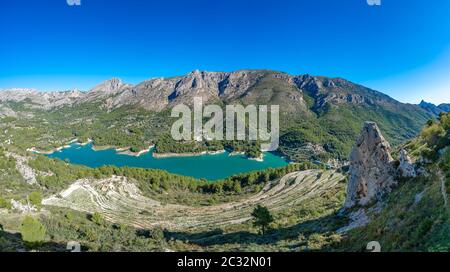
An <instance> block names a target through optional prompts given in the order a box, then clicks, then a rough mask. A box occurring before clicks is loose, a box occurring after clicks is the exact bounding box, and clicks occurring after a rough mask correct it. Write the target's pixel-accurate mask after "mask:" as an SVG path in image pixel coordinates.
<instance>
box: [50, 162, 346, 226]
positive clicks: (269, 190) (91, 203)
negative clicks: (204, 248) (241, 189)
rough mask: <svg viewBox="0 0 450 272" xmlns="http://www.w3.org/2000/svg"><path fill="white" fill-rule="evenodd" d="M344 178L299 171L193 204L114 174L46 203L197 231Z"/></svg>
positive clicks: (290, 201) (290, 202) (315, 192)
mask: <svg viewBox="0 0 450 272" xmlns="http://www.w3.org/2000/svg"><path fill="white" fill-rule="evenodd" d="M344 179H345V177H344V176H343V175H342V174H339V173H337V172H335V171H323V170H309V171H302V172H294V173H290V174H288V175H286V176H284V177H283V178H281V179H279V180H277V181H274V182H271V183H268V184H266V186H265V187H264V189H263V190H262V191H260V192H259V193H257V194H255V195H252V196H250V197H248V198H246V199H244V200H240V201H236V202H231V203H224V204H219V205H213V206H203V207H192V206H185V205H175V204H167V205H163V204H162V203H161V202H159V201H156V200H153V199H150V198H147V197H144V196H143V195H142V194H141V192H140V191H139V189H138V188H137V187H136V186H135V185H134V184H133V183H132V182H130V181H128V180H127V179H126V178H123V177H117V176H114V177H112V178H109V179H102V180H88V179H84V180H79V181H77V182H76V183H74V184H72V185H71V186H70V187H69V188H68V189H66V190H64V191H63V192H61V193H60V194H58V195H54V196H52V197H50V198H47V199H45V200H44V201H43V204H44V205H47V206H58V207H67V208H71V209H74V210H78V211H82V212H87V213H94V212H98V213H100V214H102V216H104V218H106V219H108V220H109V221H112V222H119V223H125V224H128V225H132V226H134V227H137V228H154V227H162V228H166V229H170V230H187V229H194V228H195V229H197V230H198V229H203V228H213V227H214V228H216V227H220V226H227V225H231V224H239V223H243V222H246V221H249V220H250V219H251V216H250V214H251V212H252V210H253V209H254V207H255V206H256V205H258V204H260V205H264V206H266V207H268V208H269V209H270V210H271V211H274V212H276V211H283V210H286V209H289V207H291V206H295V205H298V204H299V203H302V202H304V201H308V200H311V199H313V198H314V197H317V196H319V195H320V194H322V193H324V192H327V191H328V190H330V189H332V188H334V187H335V186H337V184H338V183H339V182H340V181H343V180H344Z"/></svg>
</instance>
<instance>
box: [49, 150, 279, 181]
mask: <svg viewBox="0 0 450 272" xmlns="http://www.w3.org/2000/svg"><path fill="white" fill-rule="evenodd" d="M152 153H153V150H151V152H149V153H146V154H143V155H141V156H140V157H134V156H128V155H122V154H118V153H117V152H116V151H115V150H114V149H107V150H101V151H94V150H93V149H92V145H86V146H80V145H76V144H74V145H71V146H70V148H66V149H63V150H61V151H58V152H55V153H53V154H50V155H48V157H50V158H59V159H61V160H66V161H69V162H70V163H73V164H80V165H85V166H89V167H93V168H95V167H100V166H103V165H115V166H118V167H122V166H129V167H139V168H151V169H161V170H166V171H168V172H170V173H174V174H180V175H184V176H191V177H195V178H205V179H208V180H217V179H223V178H226V177H229V176H232V175H236V174H239V173H246V172H251V171H256V170H263V169H267V168H270V167H271V168H276V167H283V166H286V165H288V162H287V161H286V160H285V159H283V158H282V157H279V156H276V155H274V154H272V153H268V152H266V153H264V161H263V162H259V161H254V160H249V159H247V158H246V157H245V156H243V155H236V156H229V154H230V153H228V152H225V153H221V154H214V155H202V156H194V157H172V158H161V159H156V158H154V157H153V156H152Z"/></svg>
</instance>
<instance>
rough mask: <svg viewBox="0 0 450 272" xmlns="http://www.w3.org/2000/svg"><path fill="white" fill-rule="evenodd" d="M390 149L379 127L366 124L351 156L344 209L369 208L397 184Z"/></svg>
mask: <svg viewBox="0 0 450 272" xmlns="http://www.w3.org/2000/svg"><path fill="white" fill-rule="evenodd" d="M393 161H394V160H393V159H392V157H391V147H390V145H389V143H388V142H387V141H386V140H385V139H384V137H383V135H382V134H381V132H380V129H379V128H378V126H377V124H375V123H373V122H366V123H365V125H364V128H363V130H362V133H361V136H360V137H359V139H358V140H357V142H356V145H355V147H354V148H353V151H352V153H351V155H350V172H349V173H350V179H349V183H348V188H347V199H346V201H345V208H351V207H354V206H366V205H368V204H370V203H371V202H373V201H375V200H377V199H379V198H380V197H381V196H382V195H383V194H384V193H385V192H388V191H390V190H391V188H392V187H393V186H394V185H395V184H396V181H395V179H394V176H395V167H394V163H393Z"/></svg>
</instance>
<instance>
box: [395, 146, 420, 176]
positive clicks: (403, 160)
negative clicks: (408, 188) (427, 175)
mask: <svg viewBox="0 0 450 272" xmlns="http://www.w3.org/2000/svg"><path fill="white" fill-rule="evenodd" d="M397 171H398V175H399V176H400V177H404V178H415V177H416V176H417V173H416V169H415V168H414V165H413V164H412V162H411V159H410V158H409V156H408V152H406V150H404V149H402V150H401V151H400V158H399V165H398V168H397Z"/></svg>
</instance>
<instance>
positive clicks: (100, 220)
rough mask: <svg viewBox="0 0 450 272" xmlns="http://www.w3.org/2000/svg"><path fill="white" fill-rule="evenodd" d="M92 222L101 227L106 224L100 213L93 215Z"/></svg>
mask: <svg viewBox="0 0 450 272" xmlns="http://www.w3.org/2000/svg"><path fill="white" fill-rule="evenodd" d="M90 220H91V221H92V222H94V223H95V224H97V225H99V226H100V225H103V223H104V221H103V217H102V215H101V214H100V213H98V212H95V213H93V214H92V215H91V218H90Z"/></svg>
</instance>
